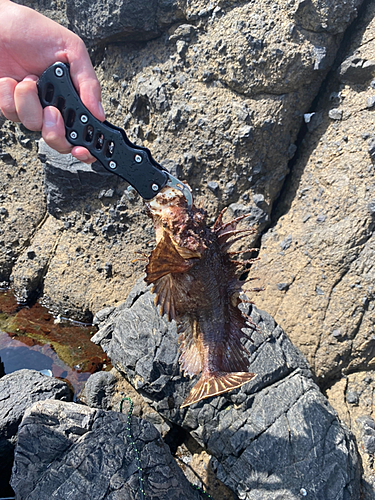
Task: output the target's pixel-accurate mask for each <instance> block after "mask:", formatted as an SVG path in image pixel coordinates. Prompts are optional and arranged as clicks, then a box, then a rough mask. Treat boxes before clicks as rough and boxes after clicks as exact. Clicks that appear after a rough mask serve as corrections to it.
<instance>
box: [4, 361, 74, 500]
mask: <svg viewBox="0 0 375 500" xmlns="http://www.w3.org/2000/svg"><path fill="white" fill-rule="evenodd" d="M43 399H60V400H62V401H71V399H72V393H71V391H70V389H69V387H68V385H67V384H66V383H65V382H63V381H62V380H57V379H55V378H52V377H47V376H45V375H42V374H41V373H39V372H37V371H35V370H19V371H17V372H14V373H10V374H8V375H5V376H4V377H2V378H1V379H0V495H2V494H3V493H6V492H7V484H8V481H9V478H10V473H11V469H12V462H13V451H14V446H15V444H16V442H17V431H18V426H19V424H20V422H21V419H22V417H23V415H24V413H25V411H26V409H27V408H29V407H30V406H32V405H33V404H34V403H35V402H36V401H40V400H43Z"/></svg>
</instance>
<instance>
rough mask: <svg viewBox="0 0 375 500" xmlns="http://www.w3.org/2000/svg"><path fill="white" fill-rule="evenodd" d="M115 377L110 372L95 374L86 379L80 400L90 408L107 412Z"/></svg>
mask: <svg viewBox="0 0 375 500" xmlns="http://www.w3.org/2000/svg"><path fill="white" fill-rule="evenodd" d="M115 383H116V377H115V376H114V374H113V373H111V372H97V373H93V374H92V375H90V377H89V378H88V380H87V382H86V384H85V387H84V389H83V393H82V395H81V399H83V401H84V402H85V403H86V404H87V405H88V406H90V407H91V408H101V409H103V410H108V409H109V408H110V405H111V399H112V396H113V391H114V385H115Z"/></svg>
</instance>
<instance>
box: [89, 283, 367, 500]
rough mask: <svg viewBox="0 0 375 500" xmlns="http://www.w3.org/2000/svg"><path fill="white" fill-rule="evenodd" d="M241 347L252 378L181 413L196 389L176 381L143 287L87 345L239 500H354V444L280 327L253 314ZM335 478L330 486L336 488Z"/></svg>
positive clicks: (174, 348) (165, 336)
mask: <svg viewBox="0 0 375 500" xmlns="http://www.w3.org/2000/svg"><path fill="white" fill-rule="evenodd" d="M247 313H249V314H251V316H252V319H253V321H254V323H255V324H256V325H257V327H258V329H257V330H256V331H255V332H253V333H252V334H251V336H252V339H253V341H254V343H253V344H251V342H250V341H247V342H246V348H247V349H248V350H249V351H250V352H251V357H250V363H251V365H250V370H251V371H252V372H254V373H256V374H257V377H256V378H255V379H254V380H253V381H251V382H250V383H248V384H246V385H245V386H242V387H241V388H240V389H237V390H235V391H232V392H229V393H226V394H224V395H222V396H219V397H214V398H210V399H206V400H203V401H201V402H199V403H197V404H195V405H192V406H191V407H189V408H187V409H183V410H180V408H179V407H180V405H181V404H182V401H183V400H184V398H185V397H186V396H187V394H188V392H189V391H190V389H191V387H192V386H193V385H194V384H195V382H196V380H195V379H193V380H190V379H188V378H185V377H183V376H182V375H181V373H180V369H179V363H178V356H179V353H178V342H177V331H176V324H175V323H174V322H171V323H169V322H167V321H166V319H164V318H162V317H160V315H159V313H158V311H157V309H156V307H155V306H154V304H153V296H152V294H151V293H150V290H149V288H148V287H146V286H145V284H143V283H142V282H140V283H139V284H138V285H137V286H136V287H135V288H134V289H133V292H132V294H131V295H130V296H129V297H128V299H127V301H126V302H125V303H124V304H122V305H121V306H119V307H118V308H116V309H115V310H114V311H113V312H112V313H111V314H110V316H109V317H107V319H105V320H104V322H103V323H101V324H99V326H100V329H99V331H98V332H97V333H96V335H95V336H94V337H93V338H92V340H93V341H94V342H95V343H97V344H99V345H101V346H102V348H103V349H104V350H105V351H106V352H107V354H108V355H109V356H110V357H111V360H112V363H114V364H115V366H116V367H117V369H118V370H120V371H121V372H122V373H124V374H125V376H126V378H127V379H129V380H130V382H131V383H132V384H133V385H134V386H135V387H136V388H137V389H138V391H139V392H140V394H142V395H143V396H144V398H145V399H146V400H147V401H148V403H149V404H150V405H151V406H152V407H153V408H154V409H155V410H157V411H158V412H159V413H160V414H161V415H162V416H163V417H164V418H166V419H167V420H169V421H170V422H173V423H174V424H176V425H179V426H182V427H184V428H185V429H186V430H188V431H189V432H190V434H191V435H192V436H193V437H194V439H196V440H197V441H198V443H199V444H200V445H201V446H203V447H204V448H206V449H207V450H208V452H209V453H210V454H212V455H213V456H214V457H215V460H214V467H215V469H216V472H217V476H218V478H219V479H220V480H221V481H223V483H224V484H225V485H227V486H229V487H230V488H231V489H232V490H233V491H234V492H235V493H236V494H237V495H238V496H239V497H240V498H243V499H246V500H253V499H254V500H255V499H256V500H266V499H267V500H271V499H274V498H276V496H280V498H281V497H285V498H288V500H294V499H295V500H297V499H299V498H300V491H301V489H302V488H304V489H305V490H306V491H307V492H308V494H309V495H310V498H312V499H316V500H318V499H323V498H325V499H326V498H335V499H345V498H347V497H346V495H347V494H349V495H350V498H351V499H352V500H354V499H359V480H360V469H359V463H358V457H357V454H356V450H355V444H354V441H353V440H352V437H351V435H350V434H349V433H348V432H347V430H346V429H345V428H344V427H342V426H341V425H340V423H339V421H338V419H337V417H336V413H335V412H334V410H333V409H332V408H331V407H330V405H329V404H328V402H327V400H326V399H325V397H324V396H323V395H322V394H321V393H320V391H319V389H318V387H317V386H316V385H315V383H314V382H313V380H312V377H311V373H310V370H309V367H308V365H307V362H306V360H305V359H304V358H303V357H302V355H301V354H300V353H299V351H298V350H297V349H296V348H295V347H293V346H292V344H291V343H290V341H289V340H288V338H287V337H286V335H285V333H284V332H283V330H282V329H281V328H280V326H278V325H276V324H275V322H274V321H273V319H272V318H271V317H270V316H269V315H268V314H267V313H265V312H263V311H259V310H258V309H256V308H255V307H252V308H250V309H249V310H248V311H247ZM333 478H335V480H334V479H333Z"/></svg>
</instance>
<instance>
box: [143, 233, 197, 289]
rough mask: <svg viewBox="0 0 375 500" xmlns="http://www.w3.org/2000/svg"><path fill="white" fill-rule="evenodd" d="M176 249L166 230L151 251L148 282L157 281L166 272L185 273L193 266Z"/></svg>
mask: <svg viewBox="0 0 375 500" xmlns="http://www.w3.org/2000/svg"><path fill="white" fill-rule="evenodd" d="M191 264H192V263H191V262H189V261H188V260H185V259H184V258H183V257H181V255H180V254H179V253H178V251H177V250H176V248H175V246H174V245H173V242H172V240H171V237H170V236H169V234H168V233H167V232H166V231H164V233H163V236H162V238H161V239H160V241H159V243H158V244H157V245H156V247H155V248H154V250H153V251H152V252H151V255H150V259H149V262H148V264H147V266H146V283H147V284H150V283H155V282H156V280H158V279H159V278H161V277H162V276H165V275H166V274H175V273H185V272H186V271H187V270H188V269H189V268H190V266H191Z"/></svg>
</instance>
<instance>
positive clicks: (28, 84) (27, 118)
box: [14, 75, 43, 131]
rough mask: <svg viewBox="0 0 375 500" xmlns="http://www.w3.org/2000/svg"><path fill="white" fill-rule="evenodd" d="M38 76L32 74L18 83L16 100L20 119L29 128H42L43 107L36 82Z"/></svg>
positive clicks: (15, 93)
mask: <svg viewBox="0 0 375 500" xmlns="http://www.w3.org/2000/svg"><path fill="white" fill-rule="evenodd" d="M37 81H38V77H37V76H35V75H30V76H27V77H26V78H24V80H23V81H22V82H20V83H18V84H17V85H16V88H15V90H14V102H15V105H16V111H17V115H18V117H19V120H20V121H21V122H22V123H23V124H24V125H25V127H26V128H27V129H29V130H34V131H37V130H41V129H42V123H43V109H42V106H41V104H40V101H39V97H38V90H37V86H36V82H37Z"/></svg>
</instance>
